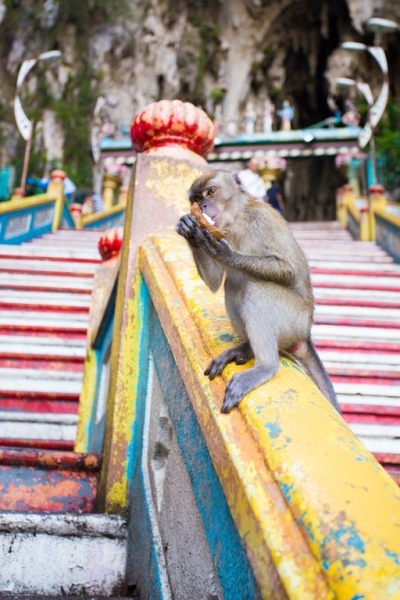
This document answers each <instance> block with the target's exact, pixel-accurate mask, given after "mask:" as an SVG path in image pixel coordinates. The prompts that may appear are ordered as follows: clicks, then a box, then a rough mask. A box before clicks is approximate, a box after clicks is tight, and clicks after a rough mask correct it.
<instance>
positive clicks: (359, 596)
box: [350, 594, 365, 600]
mask: <svg viewBox="0 0 400 600" xmlns="http://www.w3.org/2000/svg"><path fill="white" fill-rule="evenodd" d="M363 598H365V596H364V594H356V595H355V596H352V597H351V598H350V600H362V599H363Z"/></svg>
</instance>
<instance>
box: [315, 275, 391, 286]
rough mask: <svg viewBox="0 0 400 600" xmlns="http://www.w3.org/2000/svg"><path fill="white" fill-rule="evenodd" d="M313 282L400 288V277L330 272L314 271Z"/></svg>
mask: <svg viewBox="0 0 400 600" xmlns="http://www.w3.org/2000/svg"><path fill="white" fill-rule="evenodd" d="M311 281H312V283H314V284H315V283H329V284H330V285H332V284H346V285H350V286H351V285H365V286H366V287H368V286H380V287H386V288H389V289H390V288H400V277H364V276H363V275H332V274H328V273H326V274H325V273H312V274H311Z"/></svg>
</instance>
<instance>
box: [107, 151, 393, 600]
mask: <svg viewBox="0 0 400 600" xmlns="http://www.w3.org/2000/svg"><path fill="white" fill-rule="evenodd" d="M135 168H136V171H135V172H134V173H133V176H132V182H131V189H130V193H129V201H128V205H127V213H126V221H125V230H124V238H125V243H124V245H123V249H122V257H121V274H120V278H119V285H118V295H117V301H116V317H115V327H114V339H113V348H112V355H111V379H110V386H109V390H108V401H107V417H106V418H107V422H106V431H105V442H104V453H103V470H102V478H101V488H100V495H99V510H104V511H105V512H110V513H119V512H125V511H126V510H127V503H128V487H129V477H130V474H131V473H132V471H133V469H134V466H133V465H134V464H136V465H137V464H138V461H140V460H141V459H140V456H135V455H133V451H132V446H131V444H132V439H133V438H134V437H135V433H134V432H135V428H136V425H135V423H136V421H137V419H138V415H139V413H140V412H141V411H142V406H141V403H142V402H143V385H144V383H145V382H143V381H141V377H142V373H143V372H145V368H144V367H145V364H147V362H148V350H146V349H145V344H143V342H142V341H141V340H142V339H143V330H144V329H145V327H146V314H147V313H146V311H145V310H143V308H142V300H141V299H142V297H143V293H144V292H143V286H144V285H145V284H146V285H145V287H146V289H147V290H148V292H147V293H150V298H151V302H152V303H153V304H154V306H155V308H156V311H157V314H158V318H159V320H160V322H161V325H162V327H163V330H164V332H165V335H166V337H167V340H168V343H169V347H170V350H171V352H172V355H173V357H174V360H175V362H176V365H177V367H178V369H179V372H180V376H181V378H182V380H183V382H184V384H185V387H186V391H187V394H188V396H189V399H190V403H191V405H192V407H193V410H194V412H195V414H196V416H197V420H198V423H199V425H200V428H201V430H202V434H203V436H204V440H205V443H206V445H207V448H208V451H209V453H210V456H211V458H212V461H213V464H214V467H215V470H216V472H217V474H218V477H219V481H220V483H221V485H222V488H223V490H224V492H225V497H226V500H227V503H228V505H229V508H230V511H231V514H232V517H233V519H234V521H235V523H236V527H237V530H238V532H239V534H240V536H241V539H242V543H243V545H244V547H245V549H246V553H247V556H248V559H249V561H250V563H251V566H252V568H253V571H254V575H255V577H256V580H257V584H258V586H259V588H260V591H261V594H262V597H263V598H271V597H279V598H280V597H286V596H287V597H289V598H293V599H296V600H297V599H298V600H308V599H310V600H311V599H313V600H322V599H324V598H332V599H333V598H337V599H339V600H354V599H355V598H365V599H370V600H375V599H377V598H385V599H386V598H387V599H390V600H394V599H395V598H399V597H400V596H399V590H400V567H399V565H400V556H399V554H398V551H399V547H400V493H399V490H398V488H397V486H396V484H395V483H394V482H393V480H392V479H391V478H390V477H389V476H388V475H387V474H386V472H385V471H384V470H383V469H382V468H381V467H380V465H379V464H378V463H377V462H376V461H375V459H374V458H373V457H372V455H371V454H370V453H369V452H368V451H367V450H366V449H365V448H364V446H363V445H362V444H361V442H360V441H359V440H358V439H357V438H356V437H355V435H354V434H353V433H352V432H351V430H350V429H349V428H348V426H347V425H346V423H345V422H344V421H343V419H342V418H341V417H340V416H339V415H338V414H337V413H336V412H335V411H334V410H333V409H332V407H331V406H330V404H329V403H328V402H327V400H326V399H325V398H324V397H323V396H322V395H321V393H320V392H319V391H318V390H317V388H316V387H315V385H314V384H313V383H312V382H311V380H310V379H309V378H308V377H307V376H306V375H305V374H304V373H303V372H302V371H301V369H300V368H299V367H298V366H297V365H296V364H295V363H293V362H292V361H290V360H289V359H288V358H286V357H282V358H281V363H280V369H279V372H278V374H277V376H276V377H274V379H273V380H271V381H270V382H268V383H267V384H265V385H263V386H261V387H260V388H258V389H257V390H255V391H254V392H252V393H251V394H249V395H248V397H246V399H245V400H243V402H242V403H241V404H240V406H239V409H235V410H234V411H232V413H231V414H229V415H223V414H221V412H220V408H221V405H222V399H223V395H224V390H225V386H226V381H227V379H228V378H230V377H231V376H232V375H233V374H234V373H236V372H237V371H239V370H241V369H245V368H248V367H249V366H250V365H246V366H243V367H239V366H236V365H233V366H232V365H231V366H229V367H227V368H226V370H225V371H224V377H221V378H217V379H215V380H214V381H212V382H210V381H209V380H208V378H206V377H205V376H204V375H203V373H204V369H205V367H206V366H207V364H208V363H209V362H210V360H211V359H212V358H213V357H214V356H215V355H216V354H218V353H220V352H221V351H223V350H224V349H225V348H227V347H228V346H229V345H230V344H231V343H233V342H234V335H233V331H232V328H231V326H230V324H229V320H228V318H227V315H226V312H225V308H224V302H223V295H222V293H218V294H216V295H213V294H211V292H210V291H209V290H208V289H207V288H206V286H205V285H204V283H203V282H202V281H201V280H200V278H199V276H198V275H197V273H196V269H195V267H194V264H193V261H192V258H191V254H190V251H189V249H188V247H187V245H186V243H185V242H184V241H183V240H182V239H181V238H179V236H177V235H176V234H175V233H174V232H173V228H174V225H175V223H176V221H177V218H178V217H179V216H180V215H181V214H183V213H185V212H187V211H188V208H189V207H188V201H187V198H186V190H187V189H188V188H189V186H190V183H191V182H192V181H193V179H194V178H195V177H196V176H197V175H198V174H199V173H200V172H201V171H202V170H203V169H204V168H207V167H202V166H201V165H196V164H193V163H192V164H191V163H189V162H187V161H184V160H172V159H169V158H165V157H152V156H146V155H139V156H138V159H137V162H136V167H135ZM166 226H167V227H170V229H171V231H169V232H164V233H157V234H153V235H151V237H150V238H148V239H147V240H146V236H147V235H148V234H149V233H151V232H152V231H157V230H158V231H160V229H163V228H164V229H165V227H166ZM126 240H129V243H126ZM144 240H146V241H145V242H144ZM141 242H144V243H142V245H141V247H140V252H139V255H138V246H139V245H140V243H141ZM138 260H139V269H140V272H139V271H138ZM142 278H144V280H145V284H144V283H143V279H142ZM142 378H143V377H142ZM140 388H142V390H141V391H140V390H139V389H140ZM215 518H216V519H217V518H218V510H217V509H216V511H215ZM278 590H280V591H278ZM285 595H286V596H285Z"/></svg>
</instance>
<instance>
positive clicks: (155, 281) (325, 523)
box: [0, 101, 400, 600]
mask: <svg viewBox="0 0 400 600" xmlns="http://www.w3.org/2000/svg"><path fill="white" fill-rule="evenodd" d="M310 131H311V130H310ZM280 134H281V135H280ZM280 134H278V133H276V134H271V136H270V139H269V141H268V144H267V145H266V143H265V140H262V139H260V140H258V142H257V141H256V140H255V139H254V138H251V139H250V138H246V137H245V136H244V137H243V139H242V140H236V141H235V144H232V143H230V142H229V140H227V139H224V138H221V139H220V140H219V142H218V144H216V146H215V148H214V149H213V124H212V122H211V121H210V120H209V119H208V117H207V116H206V115H205V113H204V112H203V111H201V110H200V109H198V108H195V107H194V106H193V105H191V104H188V103H182V102H180V101H171V102H170V101H162V102H159V103H156V104H153V105H150V106H149V107H147V108H146V109H145V110H144V111H142V112H141V113H139V114H138V115H137V116H136V118H135V120H134V122H133V125H132V129H131V138H132V146H131V148H129V149H128V150H126V152H128V153H129V156H132V154H133V151H132V148H134V150H135V152H136V160H135V164H134V167H133V170H132V177H131V182H130V187H129V190H128V192H127V194H126V195H125V192H124V193H123V195H122V197H120V198H119V199H117V198H114V195H115V190H116V187H117V185H116V181H115V179H114V180H112V179H111V178H110V177H111V176H109V175H107V176H106V178H105V182H104V183H105V185H104V187H103V189H104V191H103V195H104V198H105V199H106V198H108V201H107V202H104V205H105V210H104V211H102V212H100V213H96V214H93V215H86V216H82V215H78V217H77V216H76V215H74V214H73V211H71V210H70V207H69V205H68V203H67V202H66V200H65V197H64V193H63V187H62V180H63V177H64V176H65V174H64V173H63V172H62V171H59V170H58V171H54V172H53V173H52V175H51V183H50V186H49V189H48V191H47V193H46V194H43V195H41V196H35V197H31V198H21V197H18V196H14V197H13V198H12V199H11V200H10V201H9V202H4V203H2V204H0V286H1V290H2V293H1V299H0V304H1V311H0V328H1V331H0V361H1V364H0V381H1V383H0V405H1V411H0V524H1V525H0V529H1V531H0V548H1V553H2V557H3V564H2V569H1V571H0V591H1V592H2V593H3V594H4V596H7V595H8V596H11V597H13V598H17V597H18V598H21V597H24V596H29V597H41V598H43V597H47V596H49V597H61V596H64V597H69V596H70V597H72V596H91V597H111V596H120V597H121V596H123V597H140V598H141V599H142V600H146V599H149V600H155V599H158V598H160V599H165V600H169V599H173V598H193V599H194V600H197V599H198V600H203V599H204V598H208V599H219V600H238V599H240V600H244V599H247V600H254V599H258V598H263V599H272V598H273V599H282V600H283V599H287V598H290V599H291V600H322V599H334V598H336V599H338V600H361V599H366V600H377V599H388V600H396V599H398V598H400V562H399V561H400V556H399V544H400V527H399V526H400V492H399V488H398V484H399V483H400V442H399V437H400V435H399V432H400V423H399V419H400V400H399V397H398V386H399V366H398V365H399V361H398V358H399V355H400V338H399V327H400V326H399V323H400V302H399V299H398V298H399V296H398V294H399V291H400V286H399V282H400V265H399V264H398V263H399V262H400V216H399V215H398V214H397V212H396V210H395V209H396V207H395V206H393V205H391V204H390V203H388V202H386V198H385V195H384V190H383V189H382V188H381V187H379V186H372V187H370V188H369V191H368V196H367V197H358V195H357V193H356V192H355V190H354V189H353V187H352V186H351V185H347V186H344V188H342V189H341V190H339V191H338V195H337V221H334V222H328V223H294V224H291V228H292V232H293V234H294V236H295V237H296V239H297V241H298V243H299V244H300V246H301V247H302V248H303V250H304V252H305V254H306V256H307V259H308V262H309V265H310V269H311V275H312V283H313V287H314V295H315V299H316V312H315V319H314V323H315V324H314V328H313V339H314V343H315V345H316V348H317V349H318V352H319V354H320V356H321V359H322V360H323V362H324V364H325V365H326V368H327V370H328V372H329V374H330V376H331V379H332V382H333V384H334V387H335V390H336V392H337V395H338V398H339V401H340V404H341V408H342V414H343V418H342V417H340V416H339V415H338V414H337V413H336V412H335V411H334V410H333V408H332V407H331V405H330V404H329V403H328V401H327V400H326V399H325V398H324V397H323V396H322V394H321V393H320V392H319V390H318V389H317V388H316V386H315V385H314V383H312V381H311V380H310V379H309V377H308V376H307V375H306V374H305V373H304V372H303V371H302V370H301V369H300V367H299V366H298V365H297V364H296V363H295V362H294V361H293V360H292V359H291V358H290V357H289V356H288V355H284V356H281V357H280V368H279V371H278V374H277V375H276V377H274V378H273V379H272V380H271V381H269V382H268V383H266V384H264V385H262V386H261V387H259V388H257V389H256V390H255V391H253V392H252V393H250V394H249V395H248V396H247V397H246V398H245V399H244V400H243V401H242V402H241V404H240V405H239V407H238V408H237V409H235V410H233V411H232V413H230V414H229V415H224V414H221V412H220V408H221V405H222V399H223V395H224V390H225V386H226V382H227V380H228V379H230V377H231V376H232V375H233V374H234V373H236V372H238V371H240V370H243V369H245V368H248V365H244V366H236V365H230V366H229V367H227V368H226V369H225V371H224V374H223V377H218V378H216V379H215V380H213V381H210V380H209V379H208V378H207V377H205V376H204V374H203V373H204V369H205V367H206V366H207V364H208V363H209V362H210V359H211V358H213V357H214V356H215V355H217V354H219V353H220V352H221V350H223V349H225V348H228V347H229V346H230V345H232V343H233V342H234V341H235V334H234V332H233V329H232V327H231V325H230V323H229V320H228V317H227V315H226V311H225V307H224V299H223V292H222V291H219V292H217V293H216V294H212V293H211V292H210V291H209V290H208V288H206V286H205V284H204V283H203V282H202V280H201V279H200V278H199V276H198V274H197V271H196V269H195V266H194V263H193V260H192V258H191V253H190V251H189V248H188V247H187V245H186V243H185V242H184V241H183V240H182V238H180V237H179V236H178V235H177V234H176V233H175V224H176V222H177V220H178V219H179V217H180V216H182V215H183V214H185V213H187V212H188V210H189V202H188V199H187V191H188V189H189V187H190V185H191V183H192V181H193V180H194V179H195V177H196V176H198V175H199V174H200V173H203V172H205V171H206V170H208V169H209V168H210V167H209V165H208V164H207V160H206V158H207V157H211V161H216V160H224V159H227V160H229V159H232V160H233V159H237V158H238V156H237V153H241V157H242V158H246V157H247V156H248V154H246V153H250V154H252V153H256V152H263V153H267V154H268V152H277V153H278V154H279V156H289V157H293V158H295V157H296V156H305V155H306V154H304V153H305V152H311V153H314V154H315V155H318V153H321V152H322V151H323V152H324V153H325V154H326V155H334V154H341V153H342V154H345V153H349V152H350V153H353V152H354V154H355V153H356V152H358V150H359V148H358V145H357V132H351V131H350V130H349V129H346V131H340V130H323V133H321V132H319V130H315V131H311V133H310V135H311V136H312V139H311V138H310V137H307V132H306V133H304V132H295V131H291V132H280ZM255 135H256V136H257V134H255ZM305 138H306V139H305ZM114 151H115V152H116V153H117V152H120V153H121V152H125V151H124V150H122V149H121V148H119V149H114V150H110V149H108V150H107V149H106V148H105V147H104V146H103V148H102V152H103V153H104V156H105V154H106V153H107V152H109V153H110V152H114ZM225 155H228V156H225ZM245 155H246V156H245ZM115 156H116V155H115ZM115 156H114V155H113V158H115ZM119 156H121V154H120V155H119ZM107 194H108V196H107ZM122 223H123V241H122V235H121V230H115V229H113V230H112V231H111V232H109V233H106V234H105V233H104V232H105V230H108V229H110V227H113V228H114V227H118V226H122ZM99 245H100V248H101V250H102V252H103V255H104V256H105V257H106V258H107V260H105V261H101V259H100V255H99V253H98V246H99ZM55 564H56V565H57V568H56V569H55V568H54V565H55Z"/></svg>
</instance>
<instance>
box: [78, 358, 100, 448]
mask: <svg viewBox="0 0 400 600" xmlns="http://www.w3.org/2000/svg"><path fill="white" fill-rule="evenodd" d="M96 378H97V361H96V354H95V352H94V350H92V349H91V348H89V350H87V353H86V358H85V367H84V375H83V382H82V391H81V395H80V397H79V413H78V431H77V434H76V440H75V446H74V452H89V438H88V426H89V423H90V420H91V418H92V414H93V408H94V401H95V398H96Z"/></svg>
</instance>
